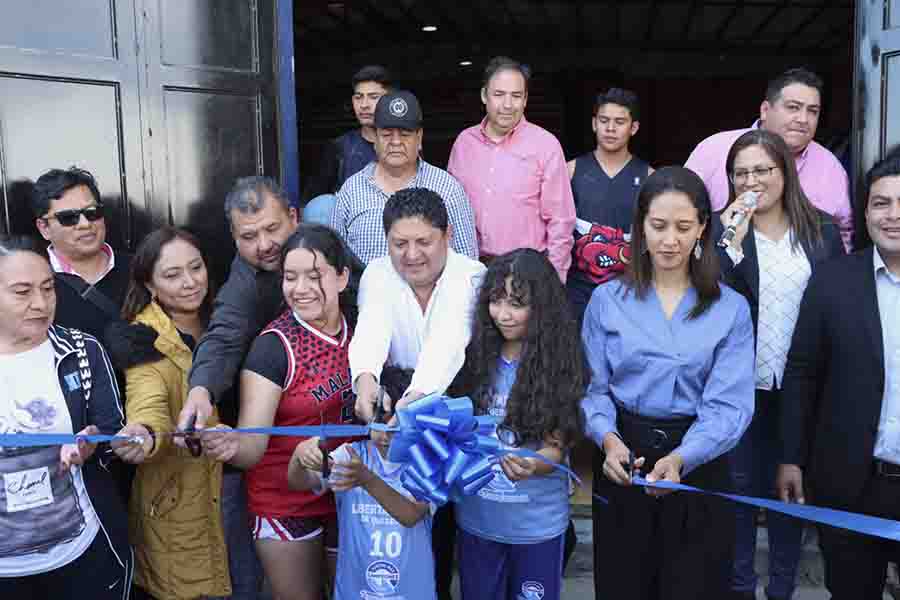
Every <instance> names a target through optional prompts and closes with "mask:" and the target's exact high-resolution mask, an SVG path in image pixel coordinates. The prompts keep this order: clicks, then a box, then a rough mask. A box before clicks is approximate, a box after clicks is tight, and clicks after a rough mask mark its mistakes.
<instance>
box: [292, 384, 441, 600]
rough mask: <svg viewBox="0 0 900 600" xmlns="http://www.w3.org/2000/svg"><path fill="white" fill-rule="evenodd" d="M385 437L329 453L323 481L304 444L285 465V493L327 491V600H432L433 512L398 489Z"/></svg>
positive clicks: (396, 467) (399, 468)
mask: <svg viewBox="0 0 900 600" xmlns="http://www.w3.org/2000/svg"><path fill="white" fill-rule="evenodd" d="M398 397H399V396H398ZM391 437H393V434H392V433H384V432H380V431H372V432H371V440H361V441H356V442H353V443H349V444H344V445H342V446H340V447H339V448H338V449H337V450H335V451H334V452H332V453H331V460H330V462H331V469H332V470H331V475H330V477H329V478H328V479H327V480H326V481H323V479H322V473H321V472H317V471H321V464H319V465H310V464H309V462H308V461H309V459H308V456H309V453H308V452H305V451H304V448H303V444H301V445H298V446H297V449H296V450H295V451H294V456H293V457H292V458H291V462H290V466H289V467H288V485H289V486H290V487H291V488H292V489H295V490H322V491H324V489H325V486H327V487H329V488H330V489H331V490H332V491H333V492H334V496H335V500H336V504H337V518H338V530H339V533H338V536H339V538H338V548H340V551H339V552H338V559H337V573H336V576H335V584H334V600H381V599H386V598H390V599H391V600H419V599H421V600H437V594H436V592H435V582H434V559H433V556H432V552H431V518H432V515H433V514H434V509H435V507H434V506H433V505H431V504H428V503H425V502H418V501H417V500H415V499H414V498H413V496H412V494H411V493H410V492H409V491H408V490H407V489H406V488H405V487H404V485H403V482H402V481H401V475H402V474H403V470H404V469H405V465H401V464H396V463H392V462H390V461H389V460H388V458H387V456H388V448H389V447H390V439H391ZM301 461H303V462H301ZM304 465H307V466H315V467H316V469H315V470H313V469H309V468H307V466H304Z"/></svg>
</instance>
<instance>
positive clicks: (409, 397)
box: [384, 388, 426, 412]
mask: <svg viewBox="0 0 900 600" xmlns="http://www.w3.org/2000/svg"><path fill="white" fill-rule="evenodd" d="M425 396H426V394H425V393H424V392H420V391H419V390H414V389H412V388H409V389H408V390H406V392H404V393H403V396H402V397H401V398H400V399H399V400H397V406H396V407H393V409H392V407H391V402H390V397H389V396H388V395H387V394H385V396H384V403H385V410H387V411H390V412H397V410H398V409H401V408H405V407H407V406H409V405H410V404H412V403H413V402H415V401H416V400H419V399H420V398H424V397H425Z"/></svg>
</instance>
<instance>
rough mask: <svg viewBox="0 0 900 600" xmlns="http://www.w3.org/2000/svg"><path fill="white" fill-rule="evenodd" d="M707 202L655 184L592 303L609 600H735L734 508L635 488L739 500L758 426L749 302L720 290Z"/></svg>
mask: <svg viewBox="0 0 900 600" xmlns="http://www.w3.org/2000/svg"><path fill="white" fill-rule="evenodd" d="M710 214H711V212H710V203H709V196H708V194H707V191H706V188H705V187H704V185H703V182H702V181H701V180H700V178H699V177H697V176H696V175H695V174H694V173H693V172H692V171H689V170H687V169H684V168H681V167H666V168H663V169H660V170H659V171H656V172H655V173H654V174H653V175H651V176H650V177H648V178H647V180H646V182H645V183H644V185H643V186H642V187H641V191H640V193H639V194H638V201H637V209H636V211H635V218H634V222H633V224H632V228H631V231H632V238H631V256H632V263H631V264H630V265H629V266H628V270H627V272H626V274H625V276H624V277H623V278H621V279H620V280H617V281H614V282H611V283H609V284H606V285H602V286H600V287H598V288H597V290H596V291H595V292H594V294H593V296H592V297H591V301H590V304H589V305H588V308H587V311H586V313H585V317H584V326H583V330H582V336H583V339H584V345H585V349H586V351H587V353H588V359H589V361H590V364H591V370H592V381H591V385H590V387H589V388H588V393H587V395H586V397H585V398H584V400H583V401H582V408H583V410H584V416H585V420H586V431H587V433H588V435H589V436H590V437H591V438H592V439H593V440H594V442H595V443H596V444H597V446H598V451H597V453H596V454H595V460H594V493H595V502H594V586H595V590H596V596H597V598H616V599H617V600H630V599H635V600H655V599H661V598H666V600H670V599H676V600H677V599H680V598H684V599H691V600H693V599H696V598H725V597H727V595H728V593H729V583H730V574H731V560H732V556H733V546H734V511H733V507H732V506H731V505H730V504H729V503H728V502H727V501H725V500H722V499H720V498H718V497H712V496H701V495H696V494H689V493H668V492H667V491H666V490H662V489H653V488H643V489H642V488H639V487H633V486H632V475H634V474H637V473H638V472H642V473H646V478H647V480H648V481H651V482H653V481H659V480H667V481H672V482H679V481H684V482H685V483H687V484H690V485H696V486H698V487H703V488H706V489H714V490H727V489H728V487H729V485H730V477H729V471H728V465H727V462H726V460H725V457H724V456H723V455H724V453H726V452H728V451H729V450H730V449H731V448H733V447H734V445H735V444H736V443H737V441H738V439H740V437H741V434H742V433H743V432H744V430H745V429H746V428H747V425H748V424H749V422H750V418H751V416H752V414H753V388H754V353H753V350H754V349H753V325H752V322H751V320H750V310H749V308H748V306H747V301H746V300H745V299H744V298H743V297H741V296H740V295H739V294H737V293H736V292H734V291H733V290H731V289H729V288H726V287H724V286H722V285H720V284H719V282H718V278H719V265H718V258H717V255H716V252H715V250H714V247H713V245H714V243H715V242H714V240H713V238H712V235H711V229H710V227H708V225H709V222H710Z"/></svg>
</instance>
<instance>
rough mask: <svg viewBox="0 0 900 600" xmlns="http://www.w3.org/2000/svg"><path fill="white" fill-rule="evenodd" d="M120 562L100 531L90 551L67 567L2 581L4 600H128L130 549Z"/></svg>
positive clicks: (0, 580)
mask: <svg viewBox="0 0 900 600" xmlns="http://www.w3.org/2000/svg"><path fill="white" fill-rule="evenodd" d="M119 559H121V561H122V563H124V564H121V563H120V562H119ZM119 559H117V558H116V556H115V555H114V554H113V552H112V550H110V547H109V543H108V542H107V540H106V535H105V534H104V533H103V531H102V530H100V531H98V532H97V537H95V538H94V541H93V542H92V543H91V545H90V546H89V547H88V549H87V550H85V551H84V553H83V554H82V555H81V556H79V557H78V558H77V559H75V560H74V561H72V562H70V563H69V564H67V565H66V566H64V567H60V568H59V569H55V570H53V571H50V572H47V573H40V574H38V575H29V576H27V577H10V578H5V577H0V598H4V599H5V598H9V599H13V598H15V599H17V600H18V599H20V598H21V599H23V600H24V599H26V598H28V599H31V598H34V599H35V600H37V599H38V598H52V599H53V600H83V599H86V598H91V600H127V599H128V597H129V592H130V587H131V577H132V575H133V572H134V561H133V558H132V556H131V552H130V548H129V552H128V555H127V556H120V557H119Z"/></svg>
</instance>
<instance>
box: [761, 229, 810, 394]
mask: <svg viewBox="0 0 900 600" xmlns="http://www.w3.org/2000/svg"><path fill="white" fill-rule="evenodd" d="M753 235H754V238H755V241H756V256H757V259H758V263H759V318H758V320H757V331H756V389H758V390H771V389H773V387H776V388H780V387H781V379H782V378H783V377H784V365H785V363H786V362H787V354H788V350H790V348H791V338H792V337H793V335H794V327H795V326H796V325H797V315H799V314H800V301H801V300H802V299H803V292H804V291H805V290H806V284H807V283H808V282H809V277H810V275H812V267H811V266H810V264H809V259H808V258H807V257H806V252H805V251H804V250H803V246H802V245H800V244H797V247H796V248H795V247H794V246H793V244H791V232H790V231H788V232H787V233H785V234H784V236H782V238H781V239H780V240H779V241H777V242H774V241H772V240H770V239H769V238H767V237H766V236H765V235H763V234H762V233H760V232H758V231H756V230H755V229H754V230H753Z"/></svg>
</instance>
